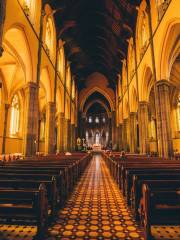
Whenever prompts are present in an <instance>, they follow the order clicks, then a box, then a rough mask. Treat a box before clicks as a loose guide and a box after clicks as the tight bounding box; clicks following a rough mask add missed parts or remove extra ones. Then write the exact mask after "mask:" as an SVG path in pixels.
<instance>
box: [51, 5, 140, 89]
mask: <svg viewBox="0 0 180 240" xmlns="http://www.w3.org/2000/svg"><path fill="white" fill-rule="evenodd" d="M46 2H49V3H50V5H51V6H52V7H53V8H54V9H58V10H59V11H57V12H56V13H55V21H56V28H57V32H58V37H59V38H61V39H63V41H65V45H64V47H65V54H66V57H67V59H68V61H69V62H70V64H71V71H72V74H73V76H74V78H75V80H76V82H77V84H78V87H79V90H81V89H82V88H83V87H84V85H85V81H86V78H87V77H88V76H89V75H90V74H92V73H93V72H100V73H102V74H103V75H105V76H106V78H107V79H108V81H109V87H111V88H113V89H115V85H116V82H117V76H118V73H121V68H122V62H121V60H122V59H124V58H125V57H126V56H127V47H128V42H127V39H128V38H129V37H130V36H132V35H133V32H134V31H135V23H136V17H137V10H136V7H137V6H138V5H139V4H140V2H141V0H90V1H87V0H46Z"/></svg>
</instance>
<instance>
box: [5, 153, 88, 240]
mask: <svg viewBox="0 0 180 240" xmlns="http://www.w3.org/2000/svg"><path fill="white" fill-rule="evenodd" d="M90 159H91V154H85V153H83V154H82V153H73V154H72V155H68V156H65V155H64V154H59V155H49V156H40V157H34V158H29V159H26V160H16V161H13V162H1V165H0V222H1V224H15V225H18V224H20V225H21V224H22V225H36V226H37V234H36V237H35V239H43V237H44V234H45V232H46V230H47V226H48V224H49V223H50V222H51V221H52V220H53V219H54V218H55V217H56V214H57V211H58V209H59V208H61V207H62V206H63V205H64V203H65V201H66V199H67V198H68V197H69V195H70V193H71V192H72V190H73V187H74V186H75V184H76V182H77V180H78V179H79V177H80V176H81V174H82V173H83V172H84V170H85V168H86V167H87V166H88V163H89V161H90Z"/></svg>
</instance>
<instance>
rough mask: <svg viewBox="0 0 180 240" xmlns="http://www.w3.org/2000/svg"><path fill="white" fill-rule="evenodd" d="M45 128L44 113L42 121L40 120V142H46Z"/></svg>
mask: <svg viewBox="0 0 180 240" xmlns="http://www.w3.org/2000/svg"><path fill="white" fill-rule="evenodd" d="M45 128H46V113H45V112H43V114H42V117H41V120H40V136H39V139H40V141H44V139H45Z"/></svg>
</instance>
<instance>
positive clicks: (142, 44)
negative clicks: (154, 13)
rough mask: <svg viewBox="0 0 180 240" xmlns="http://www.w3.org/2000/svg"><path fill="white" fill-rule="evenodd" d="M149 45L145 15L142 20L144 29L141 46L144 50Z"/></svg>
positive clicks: (142, 30) (142, 29)
mask: <svg viewBox="0 0 180 240" xmlns="http://www.w3.org/2000/svg"><path fill="white" fill-rule="evenodd" d="M146 45H147V32H146V16H145V13H144V14H143V19H142V28H141V46H142V48H144V47H146Z"/></svg>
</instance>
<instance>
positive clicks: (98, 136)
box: [95, 132, 100, 144]
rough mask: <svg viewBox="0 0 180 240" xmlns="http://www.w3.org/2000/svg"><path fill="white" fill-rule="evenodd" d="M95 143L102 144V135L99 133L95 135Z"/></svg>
mask: <svg viewBox="0 0 180 240" xmlns="http://www.w3.org/2000/svg"><path fill="white" fill-rule="evenodd" d="M95 143H96V144H99V143H100V134H99V133H98V132H96V135H95Z"/></svg>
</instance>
